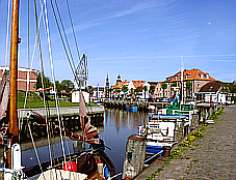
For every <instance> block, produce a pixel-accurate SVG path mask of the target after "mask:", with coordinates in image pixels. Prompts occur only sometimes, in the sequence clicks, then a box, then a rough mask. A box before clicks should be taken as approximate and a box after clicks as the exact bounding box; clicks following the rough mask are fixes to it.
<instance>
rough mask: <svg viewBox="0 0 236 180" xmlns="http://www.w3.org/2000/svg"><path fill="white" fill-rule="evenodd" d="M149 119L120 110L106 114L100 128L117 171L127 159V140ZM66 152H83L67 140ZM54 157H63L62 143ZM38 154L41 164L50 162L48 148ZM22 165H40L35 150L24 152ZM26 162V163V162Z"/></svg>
mask: <svg viewBox="0 0 236 180" xmlns="http://www.w3.org/2000/svg"><path fill="white" fill-rule="evenodd" d="M146 119H147V113H143V112H138V113H130V112H126V111H119V110H107V111H106V112H105V114H104V127H103V128H98V129H99V131H100V137H101V138H102V139H103V140H104V142H105V145H106V146H108V147H109V148H111V150H108V149H107V150H106V153H107V154H108V156H109V157H110V158H111V159H112V162H113V164H114V166H115V168H116V170H117V172H121V171H122V168H123V162H124V158H125V148H126V143H127V139H128V137H129V136H130V135H131V134H135V133H137V132H138V126H139V125H142V124H143V122H144V121H145V120H146ZM45 141H47V140H46V139H45ZM65 144H66V147H65V151H66V154H70V153H73V152H78V151H81V147H80V148H79V145H78V144H80V143H78V144H77V146H75V142H73V141H71V140H69V139H67V140H66V142H65ZM52 149H53V152H54V153H53V154H54V157H58V156H62V149H61V144H60V143H55V144H54V145H53V147H52ZM37 150H38V154H39V157H40V161H41V162H46V161H49V151H48V146H42V147H38V148H37ZM22 159H23V161H22V163H23V166H24V167H25V168H29V167H32V166H35V165H38V163H37V160H36V157H35V153H34V150H33V149H29V150H27V151H23V153H22ZM24 160H25V161H24Z"/></svg>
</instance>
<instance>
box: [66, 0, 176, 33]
mask: <svg viewBox="0 0 236 180" xmlns="http://www.w3.org/2000/svg"><path fill="white" fill-rule="evenodd" d="M175 1H176V0H159V1H145V2H141V3H137V4H135V5H133V6H131V7H129V8H127V9H123V10H121V11H118V12H115V13H113V14H111V15H110V16H106V17H102V18H97V19H94V20H91V21H89V22H86V23H84V24H80V25H76V26H75V30H76V31H78V30H79V31H84V30H87V29H90V28H93V27H95V26H99V25H102V24H104V23H106V22H107V21H109V20H112V19H116V18H122V17H126V16H129V15H132V14H135V13H137V12H140V11H143V10H146V9H150V8H160V7H167V6H169V5H170V4H172V3H173V2H175ZM71 32H72V29H71V28H69V29H67V33H71Z"/></svg>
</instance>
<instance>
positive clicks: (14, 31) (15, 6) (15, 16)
mask: <svg viewBox="0 0 236 180" xmlns="http://www.w3.org/2000/svg"><path fill="white" fill-rule="evenodd" d="M18 34H19V1H18V0H12V24H11V48H10V109H9V136H10V137H9V138H10V147H11V145H12V144H13V143H15V142H17V141H18V138H19V137H18V134H19V130H18V119H17V67H18V43H19V37H18ZM7 166H8V167H9V166H11V149H9V150H8V153H7Z"/></svg>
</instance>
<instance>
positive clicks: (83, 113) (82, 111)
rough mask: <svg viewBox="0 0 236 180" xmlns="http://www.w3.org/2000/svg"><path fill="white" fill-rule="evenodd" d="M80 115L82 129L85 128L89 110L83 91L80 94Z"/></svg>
mask: <svg viewBox="0 0 236 180" xmlns="http://www.w3.org/2000/svg"><path fill="white" fill-rule="evenodd" d="M79 116H80V127H81V129H82V130H84V126H85V123H86V122H85V117H86V116H87V112H86V106H85V102H84V96H83V94H82V92H80V94H79Z"/></svg>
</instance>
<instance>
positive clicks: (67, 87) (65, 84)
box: [61, 80, 74, 92]
mask: <svg viewBox="0 0 236 180" xmlns="http://www.w3.org/2000/svg"><path fill="white" fill-rule="evenodd" d="M61 86H62V88H63V90H65V91H66V92H69V91H71V90H72V89H73V88H74V83H73V82H72V81H71V80H63V81H61Z"/></svg>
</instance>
